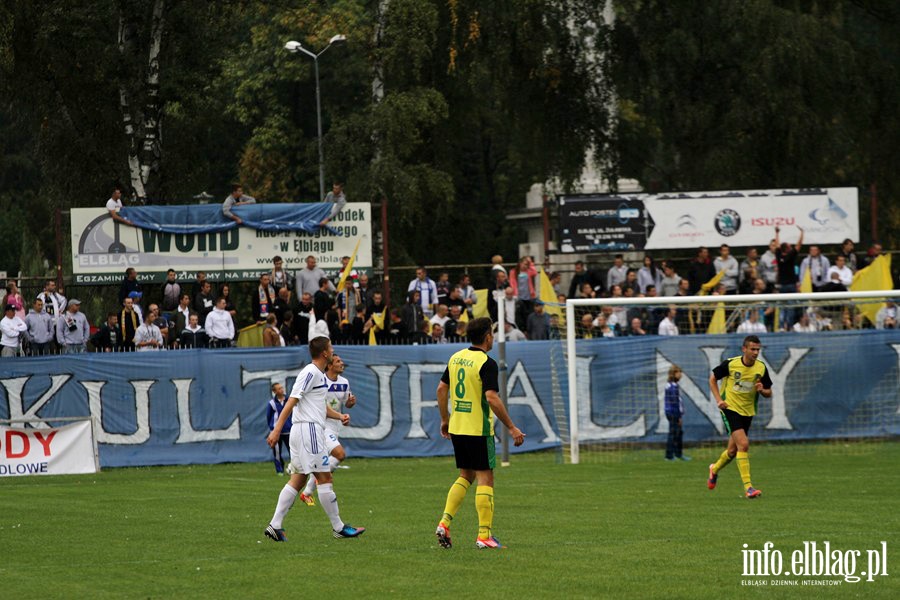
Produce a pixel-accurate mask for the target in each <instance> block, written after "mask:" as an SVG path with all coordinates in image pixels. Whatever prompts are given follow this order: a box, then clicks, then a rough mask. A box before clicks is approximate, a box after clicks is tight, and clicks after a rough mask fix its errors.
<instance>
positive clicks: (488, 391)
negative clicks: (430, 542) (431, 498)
mask: <svg viewBox="0 0 900 600" xmlns="http://www.w3.org/2000/svg"><path fill="white" fill-rule="evenodd" d="M491 327H492V324H491V320H490V319H487V318H480V319H474V320H472V321H470V322H469V325H468V327H467V328H466V334H467V335H468V337H469V340H470V341H471V342H472V346H471V347H469V348H467V349H465V350H460V351H459V352H457V353H456V354H454V355H453V356H451V357H450V361H449V362H448V363H447V368H446V369H445V370H444V374H443V376H442V377H441V382H440V383H439V384H438V388H437V399H438V410H439V411H440V413H441V435H442V436H443V437H445V438H448V439H450V440H451V441H452V442H453V453H454V454H455V455H456V466H457V468H458V469H459V477H458V478H457V479H456V481H455V482H453V485H452V486H451V487H450V492H449V493H448V494H447V503H446V505H445V506H444V514H443V515H442V516H441V521H440V523H438V526H437V531H436V535H437V538H438V542H439V543H440V545H441V546H443V547H444V548H450V546H451V544H450V522H451V521H452V520H453V517H454V516H455V515H456V511H458V510H459V507H460V505H462V502H463V500H464V499H465V497H466V492H467V491H468V490H469V486H470V485H472V482H473V481H474V480H476V479H477V480H478V487H477V488H476V490H475V509H476V510H477V511H478V537H477V538H476V540H475V546H476V547H478V548H502V547H503V545H502V544H500V542H499V541H497V538H495V537H494V535H493V534H492V533H491V527H492V525H493V521H494V466H495V457H494V415H496V416H497V418H498V419H500V421H501V422H502V423H503V424H504V425H505V426H506V428H507V429H509V435H510V436H511V437H512V439H513V443H514V444H515V445H516V446H521V445H522V442H524V441H525V434H524V433H522V432H521V431H519V428H518V427H516V426H515V425H514V424H513V422H512V419H510V417H509V413H507V412H506V407H504V406H503V402H502V401H501V400H500V395H499V393H498V392H499V390H500V386H499V385H498V383H497V375H498V368H497V363H496V362H495V361H494V359H492V358H491V357H490V356H488V355H487V353H488V352H490V350H491V348H492V347H493V345H494V334H493V332H492V330H491ZM448 399H449V400H452V410H453V412H452V415H451V413H450V411H449V410H448V406H447V401H448Z"/></svg>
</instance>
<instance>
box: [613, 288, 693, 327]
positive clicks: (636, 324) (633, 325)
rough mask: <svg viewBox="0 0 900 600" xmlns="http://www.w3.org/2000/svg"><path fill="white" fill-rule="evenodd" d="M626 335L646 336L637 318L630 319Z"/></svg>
mask: <svg viewBox="0 0 900 600" xmlns="http://www.w3.org/2000/svg"><path fill="white" fill-rule="evenodd" d="M685 281H687V280H685ZM626 335H647V332H646V331H644V326H643V324H642V323H641V319H640V318H639V317H634V318H633V319H631V325H630V327H629V328H628V331H627V333H626Z"/></svg>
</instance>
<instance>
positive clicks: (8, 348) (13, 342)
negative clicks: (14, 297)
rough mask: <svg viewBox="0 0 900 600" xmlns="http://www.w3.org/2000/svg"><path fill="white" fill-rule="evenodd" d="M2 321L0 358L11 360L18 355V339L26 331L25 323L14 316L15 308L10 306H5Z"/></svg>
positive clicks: (0, 325)
mask: <svg viewBox="0 0 900 600" xmlns="http://www.w3.org/2000/svg"><path fill="white" fill-rule="evenodd" d="M4 312H5V314H4V316H3V319H0V332H2V337H0V345H2V350H0V356H2V357H3V358H12V357H14V356H16V355H18V354H19V346H20V341H19V340H20V338H21V337H22V336H23V335H24V334H25V332H26V331H27V330H28V327H27V326H26V325H25V321H23V320H22V319H20V318H19V317H17V316H16V307H15V306H13V305H12V304H7V305H6V310H5V311H4Z"/></svg>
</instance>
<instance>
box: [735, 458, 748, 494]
mask: <svg viewBox="0 0 900 600" xmlns="http://www.w3.org/2000/svg"><path fill="white" fill-rule="evenodd" d="M737 463H738V470H739V471H740V472H741V481H742V482H743V483H744V489H745V490H746V489H747V488H749V487H750V454H749V453H748V452H738V453H737Z"/></svg>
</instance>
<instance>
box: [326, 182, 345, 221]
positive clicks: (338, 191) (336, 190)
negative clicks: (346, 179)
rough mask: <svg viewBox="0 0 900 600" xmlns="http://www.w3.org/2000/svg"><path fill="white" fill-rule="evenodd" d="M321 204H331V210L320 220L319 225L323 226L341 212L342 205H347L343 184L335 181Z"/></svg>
mask: <svg viewBox="0 0 900 600" xmlns="http://www.w3.org/2000/svg"><path fill="white" fill-rule="evenodd" d="M323 202H328V203H330V204H331V210H330V211H329V213H328V216H327V217H325V218H324V219H322V222H321V223H319V225H320V226H321V225H325V224H327V223H328V221H330V220H331V219H333V218H334V217H335V216H336V215H337V214H338V213H339V212H341V210H342V209H343V208H344V205H346V204H347V196H346V195H345V194H344V183H343V182H342V181H335V182H334V184H333V185H332V186H331V191H330V192H328V193H327V194H325V199H324V200H323Z"/></svg>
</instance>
